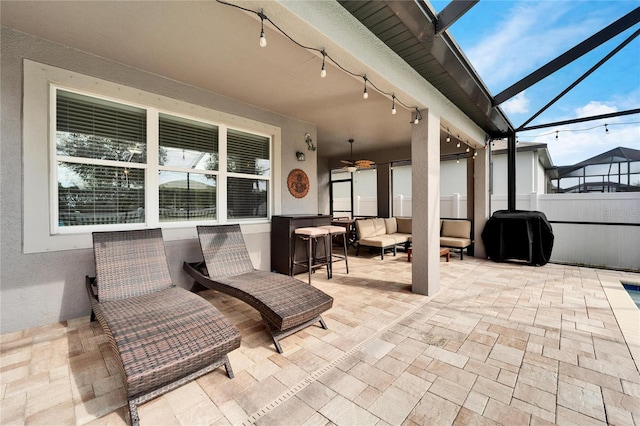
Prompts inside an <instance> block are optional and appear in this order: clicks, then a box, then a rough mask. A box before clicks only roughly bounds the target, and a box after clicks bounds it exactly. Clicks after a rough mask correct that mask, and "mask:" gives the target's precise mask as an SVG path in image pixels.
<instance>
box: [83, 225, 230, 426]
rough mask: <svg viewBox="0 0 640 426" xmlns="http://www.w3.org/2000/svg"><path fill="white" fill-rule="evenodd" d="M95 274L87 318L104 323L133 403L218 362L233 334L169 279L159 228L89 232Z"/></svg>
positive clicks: (134, 414) (89, 281) (223, 360)
mask: <svg viewBox="0 0 640 426" xmlns="http://www.w3.org/2000/svg"><path fill="white" fill-rule="evenodd" d="M93 251H94V256H95V266H96V276H95V277H88V276H87V278H86V286H87V291H88V293H89V300H90V302H91V309H92V315H91V319H92V321H93V320H95V319H96V318H97V319H98V321H99V322H100V325H101V326H102V328H103V329H104V332H105V334H106V335H107V337H108V339H109V343H110V344H111V347H112V348H113V350H114V352H115V355H116V358H117V360H118V362H119V366H120V367H121V371H122V373H123V376H124V385H125V389H126V392H127V400H128V403H129V412H130V414H131V423H132V424H133V425H137V424H139V418H138V411H137V406H138V405H140V404H142V403H144V402H146V401H149V400H151V399H153V398H155V397H157V396H160V395H162V394H164V393H166V392H168V391H170V390H172V389H175V388H177V387H179V386H181V385H183V384H185V383H187V382H189V381H191V380H194V379H196V378H198V377H200V376H202V375H204V374H206V373H208V372H210V371H213V370H214V369H216V368H218V367H220V366H222V365H224V366H225V368H226V371H227V375H228V376H229V378H233V370H232V369H231V364H230V363H229V358H228V356H227V354H228V353H229V352H231V351H232V350H234V349H236V348H238V347H240V333H239V331H238V330H237V329H236V328H235V327H234V326H233V325H232V324H231V323H229V321H228V320H227V319H226V318H225V317H224V316H223V315H222V314H221V313H220V312H219V311H218V310H217V309H216V308H215V307H214V306H213V305H211V303H209V302H208V301H207V300H205V299H203V298H202V297H200V296H198V295H196V294H194V293H191V292H189V291H188V290H185V289H183V288H180V287H176V286H174V285H173V283H172V281H171V276H170V275H169V267H168V265H167V259H166V256H165V250H164V243H163V240H162V231H161V230H160V229H148V230H135V231H116V232H96V233H94V234H93Z"/></svg>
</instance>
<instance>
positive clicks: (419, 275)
mask: <svg viewBox="0 0 640 426" xmlns="http://www.w3.org/2000/svg"><path fill="white" fill-rule="evenodd" d="M420 114H422V120H420V122H419V123H418V124H412V131H411V186H412V188H411V192H412V198H413V201H412V206H411V211H412V215H411V216H412V218H413V219H412V228H411V234H412V241H413V242H412V247H413V255H412V261H411V268H412V281H411V290H412V291H413V292H414V293H418V294H425V295H427V296H430V295H432V294H435V293H436V292H438V290H440V116H438V115H434V114H433V113H431V112H430V110H423V111H420Z"/></svg>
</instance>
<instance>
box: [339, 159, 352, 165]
mask: <svg viewBox="0 0 640 426" xmlns="http://www.w3.org/2000/svg"><path fill="white" fill-rule="evenodd" d="M340 162H341V163H342V164H353V161H347V160H340Z"/></svg>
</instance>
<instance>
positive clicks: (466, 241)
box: [356, 217, 473, 259]
mask: <svg viewBox="0 0 640 426" xmlns="http://www.w3.org/2000/svg"><path fill="white" fill-rule="evenodd" d="M412 226H413V225H412V220H411V218H410V217H391V218H375V219H358V220H356V231H357V242H356V256H358V255H359V254H360V247H371V248H375V249H379V250H380V258H381V259H384V252H385V251H388V250H393V255H394V256H395V255H396V253H397V246H398V245H401V246H404V247H405V249H406V248H408V247H409V246H410V245H411V239H412V236H411V232H412ZM472 243H473V240H472V239H471V221H470V220H467V219H442V220H440V247H447V248H452V249H458V250H460V259H462V256H463V254H462V252H463V250H464V249H466V248H468V247H469V246H470V245H471V244H472Z"/></svg>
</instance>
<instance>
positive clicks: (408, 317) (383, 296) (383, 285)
mask: <svg viewBox="0 0 640 426" xmlns="http://www.w3.org/2000/svg"><path fill="white" fill-rule="evenodd" d="M349 270H350V273H349V274H348V275H347V274H345V273H344V271H342V270H338V269H336V271H334V277H333V279H332V280H327V279H326V276H323V274H322V273H319V274H316V275H315V276H314V278H313V285H314V286H316V287H318V288H320V289H322V290H323V291H325V292H327V293H329V294H331V295H332V296H333V297H334V300H335V302H334V306H333V308H332V309H331V310H330V311H328V312H326V313H325V314H324V315H323V317H324V319H325V321H326V322H327V325H328V327H329V329H328V330H324V329H322V328H320V327H317V326H312V327H309V328H307V329H305V330H301V331H300V332H298V333H296V334H294V335H292V336H289V337H287V338H285V339H283V341H282V345H283V348H284V353H283V354H278V353H277V352H276V351H275V350H274V349H273V345H272V343H271V341H270V338H269V335H268V334H267V333H266V332H265V330H264V326H263V324H262V321H261V318H260V315H259V314H258V313H257V312H256V311H255V310H253V309H252V308H250V307H248V306H247V305H246V304H244V303H242V302H240V301H238V300H236V299H233V298H231V297H228V296H225V295H221V294H218V293H216V292H214V291H205V292H202V293H200V294H201V295H202V296H203V297H205V298H206V299H207V300H209V301H210V302H211V303H212V304H213V305H215V306H216V307H217V308H218V309H220V310H221V311H222V312H223V313H224V314H225V315H226V316H227V317H228V318H229V320H230V321H231V322H233V323H234V324H235V325H236V326H237V327H238V328H239V329H240V332H241V334H242V346H241V347H240V348H239V349H238V350H236V351H234V352H232V353H231V354H230V356H229V358H230V361H231V363H232V366H233V368H234V372H235V378H234V379H228V378H227V377H226V376H225V375H224V374H223V372H222V370H219V371H214V372H212V373H210V374H208V375H206V376H204V377H201V378H199V379H198V380H196V381H194V382H191V383H189V384H187V385H185V386H182V387H180V388H178V389H176V390H174V391H172V392H170V393H168V394H166V395H163V396H161V397H159V398H156V399H154V400H152V401H150V402H148V403H146V404H143V405H142V406H141V407H140V409H139V413H140V418H141V422H142V424H143V425H144V424H163V425H164V424H176V425H192V424H250V423H255V424H260V425H272V424H273V425H275V424H300V425H307V426H315V425H327V424H335V425H338V426H340V425H352V424H367V425H369V424H371V425H373V424H377V425H381V426H382V425H406V426H411V425H423V424H429V425H431V424H434V425H451V424H474V425H485V424H486V425H496V424H504V425H513V424H528V425H531V426H536V425H547V424H554V423H555V424H560V425H564V424H567V425H569V424H580V425H592V424H593V425H601V424H606V423H607V422H608V423H609V424H622V425H624V424H630V425H632V424H640V375H639V374H638V360H635V361H634V359H633V357H632V355H631V354H632V353H633V350H632V349H631V348H632V347H638V346H639V345H640V342H639V341H640V336H635V337H634V336H631V337H630V336H629V335H625V334H624V331H623V330H622V328H620V326H619V325H618V324H619V321H621V320H620V318H622V317H619V316H616V315H615V312H614V311H613V310H612V308H611V307H610V306H609V302H608V296H607V294H606V292H605V289H604V287H603V284H602V282H603V280H604V278H601V277H605V278H606V282H607V283H608V284H607V285H610V283H611V282H612V281H615V280H616V279H617V278H616V277H620V279H622V278H624V280H626V281H632V282H640V274H632V273H622V272H615V271H599V270H594V269H589V268H579V267H571V266H562V265H553V264H547V265H545V266H544V267H531V266H528V265H521V264H509V263H493V262H489V261H485V260H479V259H474V258H472V257H466V258H465V260H464V261H460V260H459V259H456V258H455V257H453V258H452V259H451V261H450V262H449V263H446V262H444V261H443V262H442V263H441V271H440V272H441V274H440V276H441V282H440V284H441V291H440V292H439V293H437V294H436V295H434V296H432V297H426V296H421V295H417V294H413V293H411V292H410V283H411V264H410V263H408V262H406V254H404V253H402V252H400V253H398V255H397V256H396V257H393V256H388V257H386V258H385V259H384V261H381V260H380V259H379V256H373V255H371V256H368V255H366V254H363V255H361V256H359V257H357V258H356V257H355V256H351V257H350V259H349ZM612 277H613V278H612ZM298 278H301V279H303V280H304V279H306V276H304V277H303V275H300V276H299V277H298ZM636 318H637V317H636ZM629 339H632V340H629ZM633 339H635V340H633ZM629 342H631V343H629ZM119 374H120V373H119V367H118V362H117V359H116V357H115V356H114V355H113V354H112V352H111V349H110V347H109V344H108V341H107V338H106V336H105V335H104V333H103V332H102V330H101V328H100V326H99V325H98V324H97V323H90V322H89V319H88V317H84V318H78V319H74V320H70V321H66V322H63V323H59V324H52V325H49V326H45V327H40V328H37V329H31V330H24V331H19V332H15V333H10V334H6V335H3V336H0V397H1V398H2V399H1V400H0V423H2V424H25V423H30V424H43V423H47V422H50V421H51V419H55V422H56V424H63V425H66V424H68V425H73V424H78V425H81V424H87V423H91V422H97V423H101V424H116V425H117V424H126V422H127V421H128V411H127V408H126V397H125V392H124V388H123V384H122V380H121V378H120V376H119Z"/></svg>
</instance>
